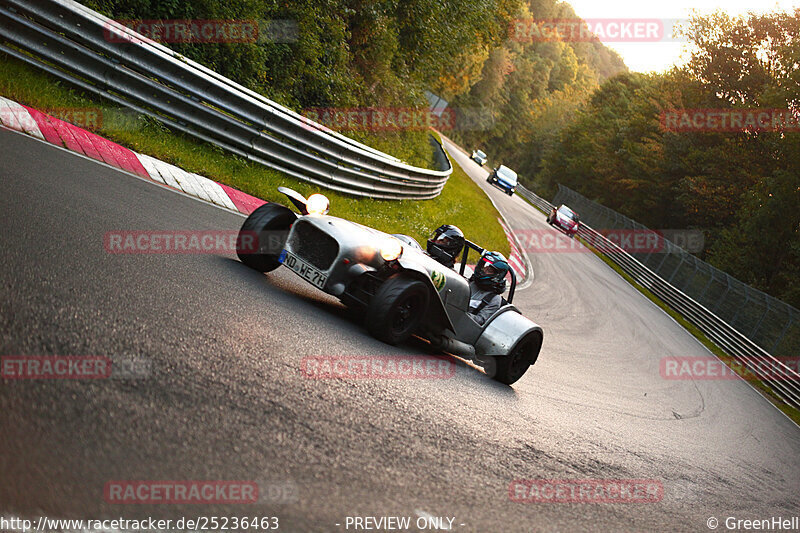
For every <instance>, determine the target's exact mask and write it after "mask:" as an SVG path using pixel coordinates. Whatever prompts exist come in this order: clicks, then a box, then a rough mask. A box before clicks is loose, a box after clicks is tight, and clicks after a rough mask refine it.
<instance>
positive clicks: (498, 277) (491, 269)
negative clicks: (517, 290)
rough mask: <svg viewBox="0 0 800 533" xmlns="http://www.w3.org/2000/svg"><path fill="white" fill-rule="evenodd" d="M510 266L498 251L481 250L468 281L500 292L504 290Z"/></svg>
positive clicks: (482, 287)
mask: <svg viewBox="0 0 800 533" xmlns="http://www.w3.org/2000/svg"><path fill="white" fill-rule="evenodd" d="M509 270H511V267H510V266H509V265H508V261H506V258H505V257H503V254H501V253H500V252H483V253H482V254H481V257H480V259H478V264H477V265H475V272H474V274H472V278H471V279H470V281H474V282H475V283H476V284H477V285H478V287H480V288H481V289H484V290H487V291H494V292H496V293H497V294H502V293H503V291H505V290H506V275H507V274H508V271H509Z"/></svg>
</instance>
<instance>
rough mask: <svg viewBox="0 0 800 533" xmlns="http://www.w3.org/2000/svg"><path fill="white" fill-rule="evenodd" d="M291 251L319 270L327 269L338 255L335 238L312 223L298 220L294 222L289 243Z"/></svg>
mask: <svg viewBox="0 0 800 533" xmlns="http://www.w3.org/2000/svg"><path fill="white" fill-rule="evenodd" d="M289 244H290V246H291V249H292V251H293V252H294V253H295V254H296V255H298V256H300V258H301V259H305V260H306V261H308V262H309V263H311V264H312V265H313V266H315V267H316V268H318V269H320V270H328V269H329V268H330V266H331V264H332V263H333V261H334V259H336V256H337V255H339V243H337V242H336V239H334V238H333V237H331V236H330V235H328V234H327V233H325V232H324V231H322V230H320V229H319V228H317V227H316V226H315V225H314V224H311V223H308V222H304V221H302V220H298V221H297V222H295V227H294V231H293V232H292V238H291V242H290V243H289Z"/></svg>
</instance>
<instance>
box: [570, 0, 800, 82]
mask: <svg viewBox="0 0 800 533" xmlns="http://www.w3.org/2000/svg"><path fill="white" fill-rule="evenodd" d="M566 1H567V3H569V4H571V5H572V7H573V8H574V9H575V13H577V14H578V16H579V17H581V18H583V19H637V18H638V19H654V18H655V19H668V20H670V21H673V20H676V19H677V20H683V19H687V18H688V17H689V15H690V14H691V12H692V10H696V11H698V12H699V13H701V14H704V13H711V12H713V11H716V10H718V9H722V10H723V11H725V12H726V13H728V14H730V15H743V14H746V13H748V12H750V11H753V12H756V13H765V12H771V11H776V10H780V11H792V10H793V9H794V8H796V7H800V0H777V1H776V0H767V1H765V2H763V3H762V2H755V1H754V0H724V1H723V0H670V1H668V2H647V1H642V0H610V1H606V2H598V1H597V0H566ZM601 40H603V39H601ZM605 44H606V46H608V47H609V48H613V49H614V50H616V51H617V53H619V55H621V56H622V59H623V60H624V61H625V64H626V65H627V66H628V68H630V69H631V70H634V71H638V72H648V71H657V72H661V71H664V70H668V69H669V68H670V67H671V66H672V65H673V64H676V63H677V64H680V63H681V62H682V58H686V57H687V56H688V54H686V53H683V52H684V50H685V48H686V46H685V43H680V42H638V43H637V42H627V43H624V42H606V43H605Z"/></svg>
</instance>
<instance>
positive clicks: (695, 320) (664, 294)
mask: <svg viewBox="0 0 800 533" xmlns="http://www.w3.org/2000/svg"><path fill="white" fill-rule="evenodd" d="M517 194H519V195H520V196H522V197H523V198H525V199H526V200H528V201H529V202H531V203H532V204H533V205H535V206H536V207H538V208H539V209H541V210H542V211H544V212H549V211H550V210H551V209H553V207H555V206H553V204H551V203H550V202H548V201H547V200H545V199H543V198H541V197H539V196H537V195H536V194H535V193H533V192H531V191H529V190H528V189H526V188H525V187H522V186H521V185H518V186H517ZM578 235H579V236H580V237H583V238H584V239H585V240H587V241H588V242H590V243H591V244H592V245H593V246H594V247H595V248H596V249H597V250H598V251H599V252H601V253H602V254H604V255H605V256H607V257H608V258H609V259H611V260H612V261H613V262H614V263H615V264H617V265H618V266H619V267H620V268H621V269H622V270H623V271H624V272H625V273H627V274H628V275H629V276H631V277H632V278H633V279H634V280H636V282H637V283H639V284H640V285H642V286H643V287H646V288H647V289H648V290H650V291H651V292H652V293H653V294H655V295H656V296H658V297H659V298H661V300H663V301H664V302H665V303H666V304H667V305H669V306H670V307H671V308H672V309H674V310H675V311H676V312H678V313H679V314H680V315H681V316H683V317H684V318H686V319H687V320H688V321H689V322H691V323H692V324H694V325H695V326H697V327H698V328H699V329H700V330H701V331H702V332H703V333H705V334H706V336H708V338H709V339H711V340H712V341H713V342H714V343H715V344H717V346H719V347H720V348H722V349H723V350H725V351H726V352H727V353H728V354H730V355H731V356H733V357H735V358H736V359H737V360H738V361H739V362H741V363H742V364H743V365H744V366H745V367H746V368H747V369H748V370H750V371H751V372H752V373H753V374H754V375H755V376H757V377H758V378H759V379H761V380H763V381H764V382H765V383H767V384H768V385H769V386H770V388H771V389H772V390H773V391H774V392H775V393H776V394H777V395H778V396H780V397H781V398H782V399H783V400H784V401H785V402H786V403H788V404H790V405H793V406H795V407H798V408H800V374H798V373H797V372H796V371H795V370H794V369H792V368H790V367H788V366H787V365H785V364H784V363H783V362H781V361H780V360H779V359H777V358H776V357H774V356H772V355H771V354H770V353H768V352H767V351H765V350H764V349H762V348H761V347H760V346H758V345H757V344H756V343H754V342H753V341H751V340H750V339H748V338H747V337H746V336H745V335H743V334H742V333H741V332H739V331H737V330H736V329H735V328H734V327H732V326H731V325H730V324H728V323H727V322H725V321H724V320H722V319H721V318H719V317H718V316H716V315H715V314H714V313H712V312H711V311H709V310H708V309H707V308H706V307H704V306H702V305H700V304H699V303H697V302H696V301H695V300H693V299H692V298H690V297H689V296H687V295H686V294H685V293H683V292H682V291H680V290H678V289H677V288H675V287H674V286H672V285H670V284H669V283H668V282H667V281H665V280H664V279H663V278H662V277H661V276H659V275H658V274H656V273H655V272H653V271H652V270H650V269H649V268H648V267H646V266H645V265H644V264H643V263H642V262H641V261H639V260H638V259H636V258H635V257H633V256H632V255H631V254H629V253H628V252H626V251H625V250H623V249H622V248H620V247H619V246H617V245H616V244H614V243H613V242H611V241H610V240H608V239H606V238H605V237H604V236H603V235H601V234H600V233H598V232H597V231H595V230H594V229H592V228H591V227H589V226H587V225H586V224H584V223H581V225H580V229H579V230H578ZM764 362H767V363H769V364H768V365H763V364H761V363H764ZM766 367H769V368H773V369H779V371H778V372H777V373H778V374H780V376H781V377H780V378H779V379H775V375H776V372H770V373H768V374H765V373H764V371H763V369H764V368H766Z"/></svg>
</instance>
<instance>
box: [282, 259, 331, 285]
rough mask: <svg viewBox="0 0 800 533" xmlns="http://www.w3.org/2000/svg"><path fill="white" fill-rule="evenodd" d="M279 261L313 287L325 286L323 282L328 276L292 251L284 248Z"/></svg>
mask: <svg viewBox="0 0 800 533" xmlns="http://www.w3.org/2000/svg"><path fill="white" fill-rule="evenodd" d="M281 260H282V261H281V262H282V263H283V264H284V265H286V266H287V267H289V269H291V270H292V271H294V273H295V274H297V275H298V276H300V277H301V278H303V279H304V280H306V281H307V282H309V283H311V284H312V285H314V286H315V287H318V288H320V289H321V288H323V287H324V286H325V282H326V281H327V280H328V276H326V275H325V274H323V273H322V272H320V271H319V270H317V269H316V268H314V267H313V266H311V265H309V264H308V263H306V262H305V261H303V260H302V259H300V258H299V257H297V256H296V255H294V254H293V253H291V252H289V251H287V250H284V251H283V253H282V254H281Z"/></svg>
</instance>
